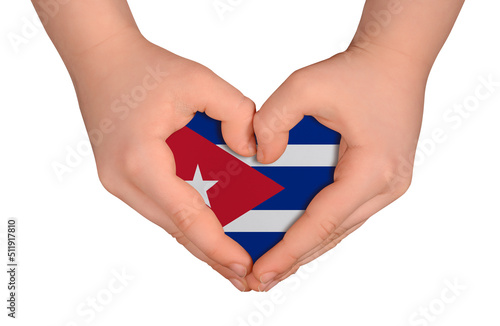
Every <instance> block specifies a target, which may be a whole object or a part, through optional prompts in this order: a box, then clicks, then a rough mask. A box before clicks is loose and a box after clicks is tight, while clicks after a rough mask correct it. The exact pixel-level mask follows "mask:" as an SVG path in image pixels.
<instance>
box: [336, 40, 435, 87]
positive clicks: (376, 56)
mask: <svg viewBox="0 0 500 326" xmlns="http://www.w3.org/2000/svg"><path fill="white" fill-rule="evenodd" d="M345 53H346V55H347V57H348V58H354V57H357V56H362V57H364V58H366V59H367V60H370V61H371V62H372V65H375V66H377V67H378V69H379V70H380V71H381V72H383V73H385V74H389V75H391V76H392V77H394V78H396V79H402V80H406V81H416V82H423V83H426V81H427V78H428V76H429V73H430V70H431V68H432V64H433V61H430V60H423V59H422V58H420V57H418V56H417V55H413V54H410V53H405V52H403V51H399V50H398V49H396V48H391V47H388V46H384V45H381V44H378V43H374V42H368V41H359V40H358V39H357V38H356V37H355V38H354V40H353V41H352V42H351V44H350V45H349V48H348V49H347V50H346V51H345Z"/></svg>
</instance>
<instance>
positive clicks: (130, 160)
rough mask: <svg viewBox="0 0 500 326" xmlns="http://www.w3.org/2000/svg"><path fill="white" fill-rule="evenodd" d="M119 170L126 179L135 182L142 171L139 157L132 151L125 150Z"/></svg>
mask: <svg viewBox="0 0 500 326" xmlns="http://www.w3.org/2000/svg"><path fill="white" fill-rule="evenodd" d="M121 168H122V170H123V173H124V174H125V175H126V176H127V177H129V178H130V179H132V180H135V179H136V178H137V177H138V176H139V175H140V174H141V173H142V172H143V171H144V168H143V161H142V158H141V155H139V153H137V152H136V151H133V150H125V151H124V154H123V155H122V163H121Z"/></svg>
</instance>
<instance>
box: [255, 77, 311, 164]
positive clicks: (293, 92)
mask: <svg viewBox="0 0 500 326" xmlns="http://www.w3.org/2000/svg"><path fill="white" fill-rule="evenodd" d="M312 92H313V90H312V88H311V85H310V84H309V85H308V83H307V77H306V76H304V72H303V70H298V71H296V72H294V73H293V74H292V75H290V77H288V79H287V80H285V82H284V83H283V84H282V85H281V86H280V87H279V88H278V89H277V90H276V91H275V92H274V93H273V94H272V95H271V96H270V97H269V99H268V100H267V101H266V102H265V103H264V105H262V108H261V109H260V110H259V111H258V112H257V113H256V114H255V117H254V130H255V135H256V136H257V143H258V147H257V160H258V161H259V162H261V163H266V164H268V163H272V162H274V161H276V160H277V159H278V158H279V157H280V156H281V155H282V154H283V152H284V151H285V149H286V146H287V144H288V132H289V131H290V129H292V128H293V127H294V126H295V125H296V124H297V123H299V122H300V121H301V120H302V118H303V117H304V115H313V113H314V112H313V107H314V103H313V101H311V99H313V98H314V97H312V95H313V94H312Z"/></svg>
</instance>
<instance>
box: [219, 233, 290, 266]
mask: <svg viewBox="0 0 500 326" xmlns="http://www.w3.org/2000/svg"><path fill="white" fill-rule="evenodd" d="M226 234H227V235H228V236H229V237H230V238H232V239H233V240H234V241H236V242H238V243H239V244H240V245H241V246H242V247H243V248H244V249H245V250H246V251H247V252H248V253H249V254H250V257H252V260H253V261H254V262H255V261H257V259H259V258H260V257H261V256H262V255H263V254H265V253H266V252H267V251H268V250H269V249H271V248H272V247H274V246H275V245H276V244H277V243H278V242H280V241H281V239H283V236H284V235H285V232H226Z"/></svg>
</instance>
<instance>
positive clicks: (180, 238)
mask: <svg viewBox="0 0 500 326" xmlns="http://www.w3.org/2000/svg"><path fill="white" fill-rule="evenodd" d="M119 186H120V188H122V191H121V192H120V194H117V197H118V198H119V199H121V200H122V201H123V202H125V203H127V204H128V205H129V206H130V207H131V208H132V209H134V210H135V211H136V212H138V213H139V214H141V215H142V216H144V217H146V218H147V219H148V220H150V221H151V222H153V223H155V224H156V225H158V226H160V227H161V228H163V229H164V230H165V231H167V232H168V233H169V234H170V235H171V236H172V237H173V238H175V239H176V241H177V242H178V243H180V244H181V245H183V246H184V247H185V248H186V249H187V250H188V251H189V252H190V253H191V254H192V255H193V256H195V257H196V258H198V259H200V260H201V261H204V262H205V263H207V264H208V265H209V266H210V267H212V268H213V269H214V270H215V271H217V272H218V273H219V274H221V275H222V276H223V277H225V278H226V279H228V280H229V281H231V283H232V284H233V285H234V286H235V287H236V288H237V289H238V290H240V291H248V290H249V287H248V285H247V282H246V280H245V278H244V277H241V276H240V275H237V274H236V273H235V272H234V271H232V270H231V269H229V268H227V267H225V266H222V265H221V264H218V263H216V262H215V261H213V260H212V259H210V258H208V257H207V255H205V254H204V253H203V252H202V251H201V250H200V249H199V248H198V247H196V245H195V244H193V243H192V242H191V241H190V240H189V239H188V238H186V237H185V236H184V234H183V233H182V232H181V231H180V230H179V229H178V228H177V226H176V225H175V224H174V223H173V222H172V220H171V219H170V218H169V217H168V215H166V214H165V212H164V211H163V210H162V209H161V208H160V207H159V206H158V205H157V204H156V203H155V202H154V201H153V200H151V198H149V197H148V196H146V195H145V194H144V193H143V192H142V191H141V190H140V189H138V188H137V187H135V186H134V185H133V184H130V183H129V182H127V181H126V180H124V181H122V182H121V184H120V185H119Z"/></svg>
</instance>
